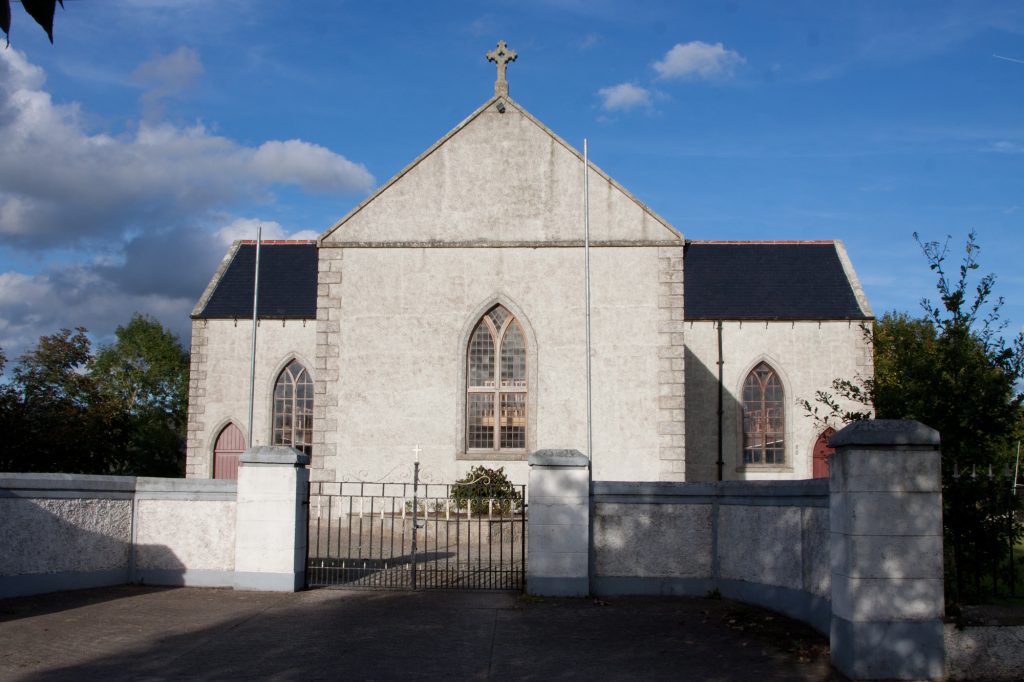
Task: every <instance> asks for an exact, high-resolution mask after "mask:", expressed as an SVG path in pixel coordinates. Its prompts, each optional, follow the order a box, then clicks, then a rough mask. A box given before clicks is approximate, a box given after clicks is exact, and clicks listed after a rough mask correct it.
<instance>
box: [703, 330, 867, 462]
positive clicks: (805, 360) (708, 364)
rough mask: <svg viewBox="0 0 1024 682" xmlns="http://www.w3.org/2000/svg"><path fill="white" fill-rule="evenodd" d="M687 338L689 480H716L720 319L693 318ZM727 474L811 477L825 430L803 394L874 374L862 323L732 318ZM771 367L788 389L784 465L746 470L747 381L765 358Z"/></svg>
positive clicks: (726, 372) (726, 378) (726, 374)
mask: <svg viewBox="0 0 1024 682" xmlns="http://www.w3.org/2000/svg"><path fill="white" fill-rule="evenodd" d="M685 339H686V350H687V353H686V386H687V389H686V390H687V400H686V426H687V429H686V453H687V480H691V481H710V480H714V479H715V477H716V466H715V461H716V460H717V457H718V441H717V429H718V415H717V411H718V365H717V363H718V335H717V330H716V329H715V322H712V321H688V322H686V325H685ZM722 339H723V342H722V347H723V359H724V361H725V364H724V366H723V385H724V387H725V391H724V398H723V421H722V426H723V460H724V462H725V466H724V469H723V477H724V478H725V479H726V480H731V479H747V480H761V479H801V478H810V477H811V475H812V450H813V447H814V443H815V441H816V440H817V438H818V435H819V430H818V428H817V427H816V426H815V424H814V421H813V420H812V419H810V418H809V417H807V416H806V413H805V411H804V409H803V408H802V407H800V406H799V405H797V403H796V401H797V400H798V399H801V398H802V399H806V400H809V401H811V402H812V403H813V402H814V394H815V392H816V391H819V390H829V391H830V390H831V384H832V380H833V379H836V378H851V379H852V378H853V377H855V376H858V375H860V376H872V375H873V365H872V360H871V349H870V346H869V344H868V343H867V341H866V340H865V335H864V331H863V329H862V328H861V322H859V321H823V322H816V321H812V322H764V321H761V322H757V321H744V322H737V321H731V322H729V321H727V322H724V323H723V331H722ZM762 360H763V361H765V362H767V363H768V364H769V365H771V366H772V367H773V368H774V369H775V370H776V372H777V373H778V374H779V376H780V377H781V378H782V383H783V387H784V389H785V410H786V453H785V459H786V462H785V465H784V466H777V467H754V466H747V467H743V458H742V455H743V452H742V449H743V446H742V443H743V422H742V409H741V405H742V386H743V382H744V380H745V378H746V376H747V374H749V372H750V370H751V369H753V368H754V367H755V366H756V365H757V364H758V363H759V362H761V361H762Z"/></svg>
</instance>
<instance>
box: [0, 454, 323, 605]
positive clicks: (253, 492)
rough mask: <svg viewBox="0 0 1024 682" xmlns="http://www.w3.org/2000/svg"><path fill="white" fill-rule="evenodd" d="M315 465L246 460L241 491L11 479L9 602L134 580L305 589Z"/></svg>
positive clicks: (3, 525) (0, 490) (138, 481)
mask: <svg viewBox="0 0 1024 682" xmlns="http://www.w3.org/2000/svg"><path fill="white" fill-rule="evenodd" d="M308 460H309V458H308V457H307V456H306V455H303V454H301V453H299V452H297V451H295V450H293V449H291V448H280V447H267V448H256V449H254V450H250V451H247V452H246V453H244V454H243V456H242V460H241V464H240V467H239V480H238V483H237V484H236V482H235V481H220V480H210V479H206V480H199V479H175V478H142V477H140V478H136V477H132V476H86V475H71V474H8V473H2V474H0V547H2V548H3V550H2V551H0V598H4V597H15V596H21V595H29V594H39V593H44V592H57V591H62V590H72V589H82V588H86V587H100V586H105V585H121V584H125V583H142V584H146V585H189V586H196V587H237V588H241V589H257V590H276V591H292V590H295V589H299V588H300V587H301V586H302V583H303V580H302V576H303V571H304V566H303V563H304V559H305V538H306V524H305V521H306V517H305V512H304V509H303V503H304V501H305V496H306V481H308V471H307V470H306V468H305V464H306V463H307V462H308ZM300 557H301V558H300Z"/></svg>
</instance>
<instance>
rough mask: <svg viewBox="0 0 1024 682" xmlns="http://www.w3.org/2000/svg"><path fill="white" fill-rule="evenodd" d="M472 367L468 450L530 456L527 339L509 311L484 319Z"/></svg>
mask: <svg viewBox="0 0 1024 682" xmlns="http://www.w3.org/2000/svg"><path fill="white" fill-rule="evenodd" d="M466 363H467V369H466V449H467V450H468V451H470V452H525V450H526V428H527V424H526V403H527V393H528V391H527V385H526V384H527V381H526V376H527V375H526V335H525V334H524V333H523V329H522V327H521V326H520V325H519V322H518V321H517V320H516V318H515V317H514V316H513V315H512V313H510V312H509V311H508V310H507V309H506V308H505V307H504V306H501V305H496V306H494V307H493V308H491V309H490V310H489V311H487V313H486V314H485V315H484V316H483V317H482V318H480V321H479V322H478V323H477V325H476V327H475V328H474V329H473V333H472V334H470V337H469V347H468V348H467V351H466Z"/></svg>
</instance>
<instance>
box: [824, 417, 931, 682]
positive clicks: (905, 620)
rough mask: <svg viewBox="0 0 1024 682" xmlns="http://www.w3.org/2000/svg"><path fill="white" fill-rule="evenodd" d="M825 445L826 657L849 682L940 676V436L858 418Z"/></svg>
mask: <svg viewBox="0 0 1024 682" xmlns="http://www.w3.org/2000/svg"><path fill="white" fill-rule="evenodd" d="M829 444H830V445H831V446H832V447H834V448H835V449H836V453H835V455H833V458H832V466H831V472H830V475H829V492H830V508H829V516H830V523H831V561H832V627H831V649H832V663H833V665H835V666H836V668H838V669H839V670H840V671H842V672H843V673H844V674H845V675H847V676H849V677H850V678H851V679H857V680H879V679H938V678H941V677H942V676H943V674H944V670H943V664H944V655H943V652H944V645H943V635H942V620H943V615H944V613H945V606H944V604H945V602H944V596H943V566H942V469H941V463H940V460H939V434H938V432H937V431H935V430H934V429H931V428H928V427H927V426H925V425H923V424H921V423H919V422H915V421H896V420H876V421H862V422H854V423H853V424H850V425H849V426H847V427H846V428H844V429H843V430H842V431H840V432H839V433H837V434H836V435H834V436H833V437H832V438H831V440H830V441H829Z"/></svg>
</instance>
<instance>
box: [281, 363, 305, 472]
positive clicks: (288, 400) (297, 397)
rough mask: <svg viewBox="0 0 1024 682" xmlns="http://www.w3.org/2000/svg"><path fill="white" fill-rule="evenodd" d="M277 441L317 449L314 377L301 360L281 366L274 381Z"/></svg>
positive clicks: (282, 443) (298, 448) (297, 448)
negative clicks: (314, 429) (314, 430)
mask: <svg viewBox="0 0 1024 682" xmlns="http://www.w3.org/2000/svg"><path fill="white" fill-rule="evenodd" d="M273 444H274V445H290V446H292V447H293V448H295V449H296V450H301V451H302V452H304V453H306V454H307V455H309V454H312V451H313V379H312V377H310V376H309V372H307V371H306V368H305V367H303V366H302V365H301V364H300V363H299V362H298V361H296V360H292V361H291V362H289V363H288V366H287V367H285V368H284V369H283V370H281V373H280V374H279V375H278V377H277V383H276V384H275V385H274V434H273Z"/></svg>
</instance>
